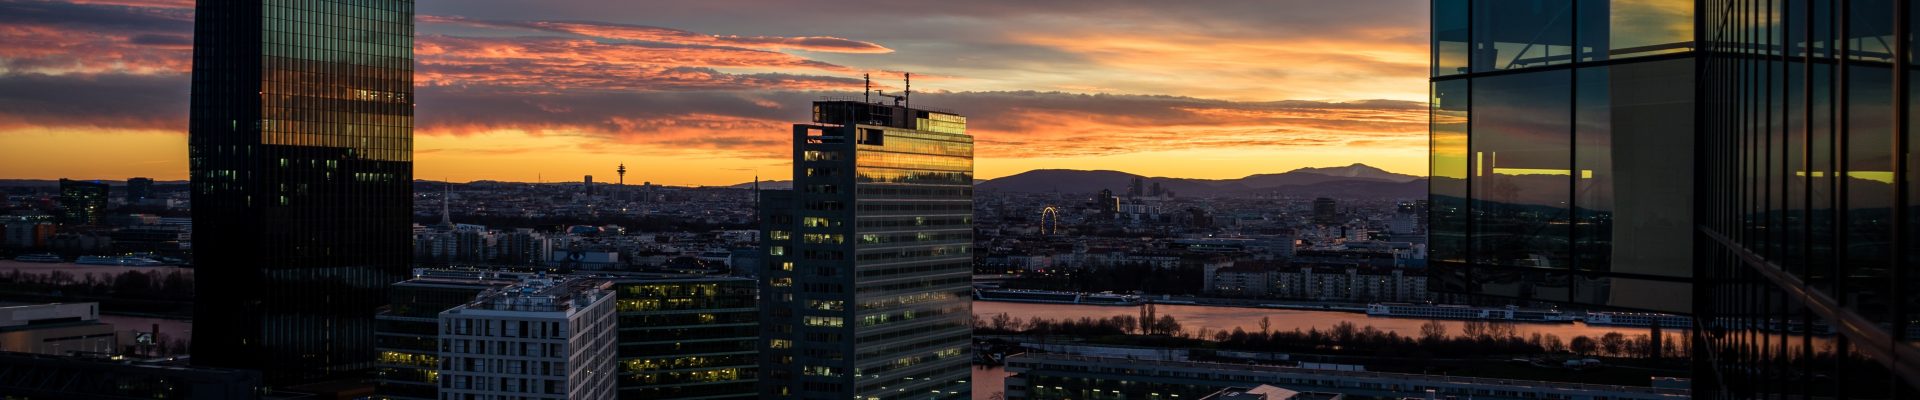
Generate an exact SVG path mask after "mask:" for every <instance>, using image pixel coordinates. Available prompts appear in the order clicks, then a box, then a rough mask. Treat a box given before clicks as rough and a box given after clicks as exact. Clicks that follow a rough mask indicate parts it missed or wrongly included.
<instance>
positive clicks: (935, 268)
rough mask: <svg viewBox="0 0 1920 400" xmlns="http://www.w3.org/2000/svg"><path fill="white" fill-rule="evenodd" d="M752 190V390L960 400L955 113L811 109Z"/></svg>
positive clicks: (966, 258) (964, 274)
mask: <svg viewBox="0 0 1920 400" xmlns="http://www.w3.org/2000/svg"><path fill="white" fill-rule="evenodd" d="M813 121H814V123H812V124H796V125H794V126H793V177H794V185H793V190H791V191H766V192H762V196H761V215H762V217H761V220H762V221H763V224H764V225H763V228H762V230H761V231H762V232H763V233H762V234H761V235H762V237H761V243H763V244H764V246H765V248H766V251H767V267H766V269H765V273H763V274H762V283H761V293H762V296H761V307H762V312H763V321H764V322H765V332H766V339H765V341H764V342H763V345H762V348H761V356H762V357H764V358H763V365H764V366H763V367H762V368H761V379H760V381H761V382H762V385H761V387H762V389H763V390H764V392H763V393H762V395H761V398H797V399H846V398H858V399H948V398H952V399H964V398H967V397H968V392H969V386H968V380H969V373H970V372H971V365H972V364H971V363H972V338H973V333H972V328H971V327H970V326H969V325H968V322H969V320H970V319H971V318H972V316H971V315H972V303H971V299H970V297H969V295H968V293H969V290H968V288H969V287H970V284H971V282H972V276H973V254H972V247H973V137H972V136H968V135H967V134H966V118H965V117H961V116H959V115H956V114H949V113H943V112H936V111H927V110H921V109H914V108H908V107H902V106H900V105H898V104H895V105H885V104H876V103H866V102H857V101H823V102H816V103H814V104H813Z"/></svg>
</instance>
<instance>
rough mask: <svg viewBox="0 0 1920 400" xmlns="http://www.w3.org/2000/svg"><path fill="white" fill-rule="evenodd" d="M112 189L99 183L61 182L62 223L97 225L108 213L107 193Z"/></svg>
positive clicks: (64, 180)
mask: <svg viewBox="0 0 1920 400" xmlns="http://www.w3.org/2000/svg"><path fill="white" fill-rule="evenodd" d="M110 189H111V188H109V187H108V186H107V184H106V183H101V182H99V181H76V180H71V179H61V180H60V222H62V223H67V224H73V225H96V224H99V223H100V217H101V216H103V215H105V214H106V213H107V193H108V191H109V190H110Z"/></svg>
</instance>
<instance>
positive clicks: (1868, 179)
mask: <svg viewBox="0 0 1920 400" xmlns="http://www.w3.org/2000/svg"><path fill="white" fill-rule="evenodd" d="M1433 4H1434V9H1435V22H1434V26H1435V27H1436V28H1435V30H1434V43H1435V47H1434V50H1433V51H1434V60H1436V61H1435V69H1434V72H1433V83H1432V91H1433V96H1432V98H1433V100H1432V101H1433V110H1434V116H1433V127H1432V132H1433V133H1432V135H1433V139H1432V140H1433V168H1434V171H1433V176H1434V179H1433V181H1432V185H1433V186H1432V198H1433V204H1434V207H1433V208H1432V209H1430V213H1431V215H1430V217H1431V219H1432V224H1433V227H1434V229H1433V235H1434V236H1433V240H1432V242H1431V243H1432V246H1433V249H1432V254H1433V257H1432V260H1433V263H1432V264H1433V267H1434V276H1436V277H1437V278H1438V279H1434V280H1432V281H1433V282H1435V283H1434V285H1435V288H1436V289H1437V290H1440V291H1443V292H1448V293H1453V294H1454V295H1455V296H1457V297H1456V299H1460V300H1466V301H1494V302H1498V301H1503V300H1504V301H1510V302H1524V301H1545V302H1551V303H1556V304H1573V305H1576V306H1594V307H1607V308H1628V309H1643V310H1655V311H1665V312H1676V313H1688V314H1691V315H1692V316H1693V321H1694V322H1693V326H1694V327H1696V328H1697V329H1694V330H1693V331H1692V336H1693V350H1692V351H1691V353H1692V354H1693V357H1694V365H1695V367H1696V369H1695V373H1694V374H1693V376H1694V377H1693V379H1694V381H1693V383H1694V387H1693V389H1694V396H1695V397H1698V398H1740V399H1745V398H1856V399H1876V398H1914V397H1920V392H1916V387H1920V366H1917V365H1916V363H1915V361H1914V360H1920V350H1916V342H1915V341H1916V340H1920V329H1917V328H1916V326H1920V323H1916V322H1915V321H1916V320H1920V273H1916V271H1915V269H1916V267H1915V260H1916V259H1920V258H1916V257H1920V254H1914V252H1915V250H1912V249H1915V248H1920V246H1916V245H1920V243H1915V242H1914V241H1915V240H1920V239H1916V237H1917V236H1920V235H1916V233H1920V216H1917V214H1920V209H1915V208H1916V207H1920V204H1917V203H1916V201H1915V200H1914V199H1913V198H1912V195H1911V192H1912V189H1913V188H1914V185H1915V184H1916V180H1915V179H1914V178H1912V177H1911V174H1912V172H1913V169H1914V168H1915V167H1913V162H1912V160H1911V157H1913V156H1912V152H1911V151H1910V150H1909V149H1908V146H1910V145H1909V144H1908V143H1910V142H1911V136H1910V135H1912V131H1913V129H1912V125H1913V122H1912V120H1911V115H1912V114H1913V112H1914V109H1913V106H1912V101H1911V97H1912V93H1913V91H1915V90H1920V86H1916V85H1914V84H1913V83H1911V78H1912V77H1913V73H1914V72H1913V69H1912V68H1911V64H1912V62H1911V60H1912V59H1911V57H1912V56H1911V54H1912V50H1913V47H1912V46H1913V42H1914V41H1913V40H1912V39H1911V37H1912V33H1911V32H1912V23H1913V20H1914V13H1915V10H1914V8H1915V7H1914V5H1913V4H1911V3H1910V2H1899V1H1892V0H1699V1H1672V0H1636V1H1620V0H1615V1H1585V0H1581V1H1557V2H1530V1H1492V0H1435V1H1434V3H1433ZM1556 4H1557V5H1556ZM1567 4H1571V5H1572V11H1571V13H1572V15H1571V16H1570V19H1563V17H1568V16H1565V15H1562V14H1558V13H1559V12H1560V11H1559V10H1563V9H1564V8H1563V7H1560V6H1559V5H1567ZM1462 10H1467V11H1465V12H1463V11H1462ZM1461 19H1464V21H1463V20H1461ZM1563 20H1565V21H1571V26H1570V27H1568V28H1564V29H1566V30H1563V28H1561V27H1560V25H1559V21H1563ZM1483 24H1488V26H1482V25H1483ZM1461 27H1465V28H1461ZM1463 31H1464V32H1467V34H1465V35H1464V36H1463V35H1462V34H1461V32H1463ZM1562 32H1571V35H1572V38H1571V43H1575V44H1576V45H1575V46H1574V48H1572V49H1565V50H1563V49H1560V48H1558V47H1556V46H1558V45H1559V44H1561V43H1564V42H1565V40H1564V38H1563V37H1562ZM1695 38H1700V39H1695ZM1461 43H1465V44H1466V45H1465V46H1464V47H1463V46H1462V45H1460V44H1461ZM1562 51H1570V52H1572V53H1573V54H1575V57H1572V58H1571V59H1566V60H1563V59H1562V58H1561V57H1559V56H1558V55H1559V54H1562V53H1561V52H1562ZM1462 53H1465V54H1468V56H1467V57H1465V60H1466V64H1467V65H1457V61H1458V60H1460V59H1462V58H1461V57H1460V54H1462ZM1450 63H1453V64H1450ZM1463 93H1464V94H1463ZM1463 126H1464V128H1463ZM1462 142H1464V145H1463V144H1462ZM1553 155H1564V157H1565V158H1558V157H1554V156H1553ZM1462 165H1464V167H1463V166H1462ZM1463 172H1464V173H1463ZM1562 185H1564V186H1562ZM1462 208H1464V209H1462ZM1563 296H1564V297H1563Z"/></svg>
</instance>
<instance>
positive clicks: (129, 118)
mask: <svg viewBox="0 0 1920 400" xmlns="http://www.w3.org/2000/svg"><path fill="white" fill-rule="evenodd" d="M1382 1H1385V0H1382ZM1360 3H1364V4H1370V5H1367V7H1372V8H1382V7H1388V8H1391V7H1389V6H1391V5H1386V6H1382V5H1380V4H1373V2H1367V1H1362V2H1357V3H1356V4H1360ZM502 4H509V3H502ZM567 4H569V2H561V3H560V4H555V5H552V6H551V7H548V6H544V5H538V4H533V3H510V5H505V6H503V5H501V4H486V5H475V6H472V8H466V9H470V10H473V11H476V12H479V13H480V14H484V15H492V16H493V17H488V18H484V19H483V18H468V17H462V16H451V15H431V14H430V13H424V12H423V14H422V15H421V16H419V17H418V18H419V21H418V22H419V25H418V26H419V28H418V29H419V34H418V35H417V36H416V43H415V54H416V56H417V59H418V61H417V65H416V82H418V84H419V85H420V86H419V87H418V89H417V90H418V93H417V94H416V98H417V99H418V102H419V107H418V108H417V114H418V115H417V120H416V133H418V135H416V137H415V141H416V143H415V148H416V149H418V150H417V151H416V157H415V160H416V162H415V168H416V169H417V173H416V176H418V177H421V178H423V179H441V178H452V179H456V180H475V179H496V180H516V181H531V180H535V179H539V178H541V177H545V178H546V179H548V180H550V181H557V180H578V179H579V176H580V175H585V174H594V175H608V176H610V175H611V173H610V172H611V168H612V166H614V165H617V164H620V163H625V164H627V165H628V167H629V169H633V170H635V171H637V173H629V177H636V176H638V177H640V178H638V179H636V183H637V182H638V181H653V182H655V183H667V184H732V183H738V182H742V181H746V180H748V179H751V178H752V177H753V176H754V175H755V174H758V175H760V176H761V177H763V178H765V179H786V177H787V175H788V173H789V171H790V169H789V167H787V166H786V164H787V162H788V157H790V156H789V155H788V154H787V152H788V151H789V150H790V148H791V147H790V146H791V144H790V143H788V141H790V139H791V138H790V137H789V135H790V133H789V128H788V124H791V123H793V122H799V121H804V120H806V119H807V118H808V111H807V107H805V105H806V103H807V102H809V101H812V100H815V99H818V98H820V97H841V98H849V97H858V90H859V87H860V86H861V85H862V81H861V77H860V76H861V74H863V73H871V74H874V77H875V83H876V84H878V85H877V87H879V88H881V89H883V90H887V91H889V92H895V91H898V90H899V87H898V85H896V84H895V83H896V82H897V81H898V80H899V78H900V76H899V73H900V71H902V70H910V71H912V72H913V73H914V74H915V75H914V81H915V82H914V83H915V84H916V85H915V88H916V89H917V90H916V93H915V96H914V100H915V104H924V105H931V106H936V107H939V108H942V109H949V110H954V111H957V112H960V113H963V114H967V115H968V117H969V121H970V122H971V123H972V126H971V127H970V130H971V131H972V132H973V133H974V134H975V135H976V136H977V138H978V146H979V148H978V151H977V152H976V154H977V155H978V157H979V162H977V163H976V165H977V166H978V168H979V171H978V176H979V177H982V178H992V177H998V176H1004V175H1008V174H1013V173H1018V172H1023V171H1026V170H1028V169H1035V168H1076V169H1117V170H1123V171H1129V172H1136V173H1142V174H1146V175H1160V176H1187V177H1207V178H1222V177H1238V176H1243V175H1247V174H1253V173H1266V172H1276V171H1284V170H1288V169H1292V168H1297V167H1302V166H1324V165H1345V164H1349V163H1353V162H1366V163H1369V164H1373V165H1376V166H1379V167H1383V168H1386V169H1388V170H1392V171H1396V172H1403V173H1413V174H1424V172H1425V146H1426V140H1425V134H1424V130H1425V124H1426V116H1425V115H1426V114H1425V112H1426V111H1425V105H1424V103H1420V102H1419V101H1423V100H1424V91H1425V84H1424V71H1425V69H1426V59H1425V58H1426V49H1425V42H1424V34H1425V33H1424V31H1422V30H1420V29H1418V27H1416V28H1412V29H1409V28H1404V27H1402V25H1405V24H1402V23H1400V22H1392V21H1389V22H1371V21H1369V20H1366V19H1358V18H1357V17H1355V18H1356V19H1353V20H1351V21H1346V22H1345V23H1344V24H1342V23H1333V22H1320V21H1314V20H1311V19H1301V18H1296V20H1298V21H1305V22H1282V23H1280V24H1281V27H1282V28H1285V27H1286V26H1287V25H1286V24H1308V25H1312V24H1322V25H1325V26H1338V29H1332V28H1327V29H1322V28H1317V27H1315V26H1302V27H1292V28H1286V29H1280V30H1278V31H1272V32H1268V31H1261V29H1268V28H1272V26H1268V25H1262V24H1265V23H1266V21H1264V20H1263V19H1262V18H1251V17H1247V16H1243V15H1241V14H1250V13H1249V12H1246V10H1239V9H1236V8H1237V7H1248V6H1247V5H1239V4H1234V5H1232V6H1231V7H1228V6H1220V7H1217V8H1221V9H1222V10H1219V11H1212V12H1215V13H1217V14H1220V17H1219V18H1216V19H1215V20H1210V21H1209V23H1207V24H1192V23H1179V22H1180V21H1184V19H1182V18H1187V19H1191V18H1195V17H1196V16H1190V15H1183V14H1182V13H1191V12H1195V11H1194V10H1195V9H1196V8H1195V7H1186V6H1183V5H1179V4H1159V5H1148V4H1128V5H1126V6H1125V7H1094V8H1087V9H1082V8H1076V7H1078V6H1073V5H1070V4H1064V3H1060V4H1045V5H1033V6H1019V7H1009V6H1008V5H1007V4H996V3H995V2H991V1H988V2H982V3H979V4H974V3H969V4H968V5H964V6H959V5H956V6H954V7H944V8H931V9H928V10H923V12H920V13H914V14H912V15H905V16H903V15H900V14H889V13H887V12H886V11H880V10H881V9H878V8H858V7H856V8H854V9H852V11H849V10H837V11H834V12H835V13H836V14H838V13H843V12H853V13H854V14H859V13H867V12H871V13H877V14H875V15H866V16H862V15H848V16H847V17H848V18H850V19H852V20H867V21H879V22H875V23H871V24H844V25H843V26H844V27H842V28H833V29H838V30H835V31H794V32H791V33H793V34H785V35H783V34H776V33H777V32H779V31H780V29H782V28H778V27H781V26H786V25H783V24H780V23H777V22H781V20H784V19H792V18H802V19H804V17H805V15H808V14H806V13H807V12H812V11H809V10H806V9H804V8H803V9H798V10H795V9H788V8H784V7H791V6H792V5H790V4H785V3H773V4H768V5H765V7H761V8H756V7H740V9H739V10H737V11H730V12H737V13H738V14H737V15H734V14H729V15H730V16H731V17H730V18H728V19H727V21H740V22H741V23H743V24H742V25H730V24H732V23H734V22H712V21H707V20H700V19H698V18H675V17H672V16H670V15H671V14H672V13H673V12H675V11H674V10H667V9H661V10H657V11H659V13H658V14H659V16H656V15H655V13H647V14H644V15H618V14H617V13H616V14H600V13H591V14H587V13H569V12H566V11H565V10H567V9H571V8H580V7H568V6H567ZM191 6H192V2H190V1H180V0H167V1H163V2H162V1H156V2H139V1H123V0H66V1H30V0H0V144H4V145H5V146H4V147H5V148H8V149H17V150H10V151H9V152H10V153H11V152H16V151H18V152H24V153H33V154H35V155H36V156H35V157H27V158H20V157H13V158H11V159H10V160H9V161H6V162H5V163H4V164H0V171H5V172H4V175H9V176H0V178H4V177H33V178H53V177H63V176H70V177H81V178H94V177H100V178H107V177H123V176H135V175H142V176H154V177H156V178H162V179H179V178H183V177H184V176H185V173H186V171H185V168H184V156H183V155H179V154H184V152H185V149H184V143H185V137H184V130H185V125H186V124H185V119H186V115H185V110H184V108H185V107H184V103H185V100H186V96H187V84H186V83H187V80H188V79H189V78H188V75H187V72H188V70H189V69H190V68H191V62H190V52H191V31H192V24H191V17H192V16H191V13H192V11H191ZM486 7H492V8H496V9H495V10H484V9H479V8H486ZM501 7H511V8H507V9H499V8H501ZM689 7H691V6H689ZM1142 7H1163V8H1164V7H1173V8H1166V9H1164V10H1159V9H1152V8H1142ZM1180 7H1185V8H1180ZM1295 7H1304V6H1303V5H1295ZM1315 7H1319V5H1318V3H1316V5H1315ZM668 8H671V7H668ZM762 8H764V10H763V9H762ZM1175 8H1180V9H1175ZM1209 8H1216V7H1198V9H1201V10H1202V11H1207V9H1209ZM1288 8H1289V6H1288V5H1285V4H1280V5H1272V6H1270V7H1265V8H1259V9H1256V10H1253V11H1256V12H1267V13H1291V11H1289V10H1288ZM486 11H492V12H486ZM1162 11H1164V12H1162ZM942 12H950V13H952V14H951V15H943V14H941V13H942ZM1016 12H1017V13H1026V14H1017V13H1016ZM1161 14H1168V15H1172V16H1174V17H1175V18H1174V19H1175V20H1176V21H1175V22H1174V23H1169V22H1167V21H1161V20H1160V19H1159V18H1158V17H1161V16H1162V15H1161ZM1358 14H1365V13H1364V12H1362V13H1358ZM498 15H514V16H516V17H514V18H504V19H502V18H498V17H497V16H498ZM1058 15H1074V16H1075V17H1072V18H1061V17H1058ZM1276 15H1278V14H1276ZM1287 15H1291V14H1287ZM1335 15H1345V14H1339V13H1336V14H1335ZM1316 18H1317V17H1316ZM1038 19H1046V20H1048V21H1052V22H1054V23H1051V24H1047V25H1044V26H1040V25H1031V24H1030V23H1031V22H1033V21H1035V20H1038ZM754 21H758V22H764V23H759V24H755V23H746V22H754ZM916 21H917V22H916ZM903 24H904V25H903ZM762 26H773V27H775V28H761V27H762ZM903 26H904V27H903ZM1317 30H1325V31H1326V32H1324V33H1316V32H1313V31H1317ZM1303 32H1304V33H1303ZM916 35H919V36H916ZM1409 38H1413V39H1409ZM935 50H937V51H935ZM1027 90H1042V91H1027ZM1101 93H1106V94H1101ZM1379 99H1384V100H1379ZM55 133H57V134H55ZM76 146H77V147H79V148H89V149H94V150H95V151H97V153H89V154H104V155H116V156H118V157H125V158H116V159H127V160H146V161H142V162H136V163H127V165H115V164H114V163H97V162H95V161H96V160H98V158H94V157H74V155H73V154H66V155H65V156H56V155H58V154H62V153H60V150H59V149H63V148H74V147H76ZM156 146H159V147H156ZM162 147H164V148H177V150H178V151H171V150H169V151H161V152H154V151H152V149H155V148H162ZM69 153H70V152H69ZM174 153H179V154H174ZM176 155H179V157H178V158H181V160H175V161H178V162H165V161H166V160H163V159H162V158H165V157H172V156H176ZM161 156H165V157H161ZM29 164H31V165H29ZM600 179H601V180H607V177H601V178H600Z"/></svg>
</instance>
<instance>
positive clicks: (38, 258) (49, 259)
mask: <svg viewBox="0 0 1920 400" xmlns="http://www.w3.org/2000/svg"><path fill="white" fill-rule="evenodd" d="M13 260H14V261H20V262H36V263H57V262H66V261H67V260H62V259H60V256H57V255H54V254H53V253H40V254H21V255H20V256H18V257H14V258H13Z"/></svg>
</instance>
